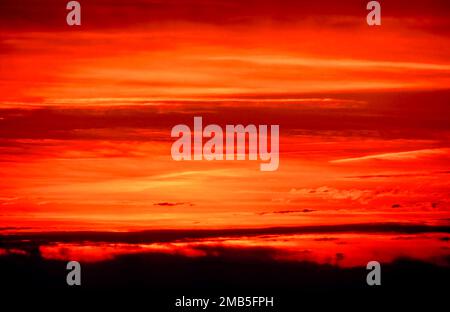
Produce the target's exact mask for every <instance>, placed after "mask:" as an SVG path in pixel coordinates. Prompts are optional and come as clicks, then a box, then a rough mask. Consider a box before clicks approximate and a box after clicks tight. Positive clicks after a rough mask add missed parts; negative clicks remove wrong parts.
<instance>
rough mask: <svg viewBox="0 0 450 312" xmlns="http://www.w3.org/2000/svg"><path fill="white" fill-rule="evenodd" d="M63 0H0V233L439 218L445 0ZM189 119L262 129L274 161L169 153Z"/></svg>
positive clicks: (445, 147) (443, 197) (446, 68)
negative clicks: (274, 132)
mask: <svg viewBox="0 0 450 312" xmlns="http://www.w3.org/2000/svg"><path fill="white" fill-rule="evenodd" d="M80 3H81V6H82V25H81V26H80V27H69V26H67V25H66V24H65V18H66V12H67V11H66V10H65V4H66V1H49V0H46V1H24V2H20V3H18V2H17V1H12V0H3V1H2V2H1V3H0V15H1V18H0V21H1V24H0V55H1V57H0V168H1V170H0V226H1V227H33V228H34V227H36V228H38V229H135V228H193V227H194V228H211V227H221V228H227V227H259V226H274V225H277V226H280V225H299V224H300V225H307V224H337V223H360V222H380V221H383V222H386V221H399V222H419V223H427V224H441V223H448V221H449V218H450V214H449V196H448V194H449V191H450V183H449V182H448V181H449V179H448V176H449V174H450V168H449V164H450V144H449V134H450V123H449V117H448V116H449V114H450V108H449V105H448V103H449V99H450V93H449V90H448V89H449V87H450V60H449V55H450V39H449V38H450V36H449V32H450V25H449V19H448V12H449V5H448V3H447V2H446V1H395V3H392V1H389V2H388V1H382V26H380V27H369V26H367V24H366V14H367V10H366V9H365V5H366V1H345V4H343V3H339V2H336V1H313V3H312V4H311V3H310V2H309V1H308V2H306V1H305V2H303V1H237V0H236V1H215V0H214V1H213V0H210V1H200V0H191V1H142V0H141V1H137V0H133V1H117V0H114V1H96V2H95V4H92V3H91V2H90V1H80ZM307 3H308V4H307ZM193 116H202V117H203V119H204V124H210V123H216V124H220V125H225V124H239V123H242V124H244V125H246V124H249V123H253V124H279V125H280V132H281V134H280V135H281V138H280V144H281V145H280V167H279V170H278V171H276V172H261V171H259V162H250V161H245V162H238V161H235V162H229V161H222V162H218V161H213V162H207V161H201V162H194V161H192V162H175V161H173V160H172V159H171V156H170V146H171V143H172V142H173V139H172V138H170V130H171V128H172V127H173V126H174V125H176V124H179V123H185V124H188V125H191V126H192V122H193Z"/></svg>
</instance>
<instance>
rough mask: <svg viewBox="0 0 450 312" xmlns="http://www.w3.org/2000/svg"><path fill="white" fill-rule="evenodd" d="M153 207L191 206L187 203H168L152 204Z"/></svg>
mask: <svg viewBox="0 0 450 312" xmlns="http://www.w3.org/2000/svg"><path fill="white" fill-rule="evenodd" d="M153 205H155V206H167V207H173V206H183V205H191V206H192V204H189V203H170V202H160V203H154V204H153Z"/></svg>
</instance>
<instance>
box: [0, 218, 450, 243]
mask: <svg viewBox="0 0 450 312" xmlns="http://www.w3.org/2000/svg"><path fill="white" fill-rule="evenodd" d="M354 232H356V233H398V234H420V233H450V226H437V225H436V226H433V225H423V224H406V223H361V224H341V225H311V226H296V227H268V228H248V229H218V230H214V229H211V230H207V229H201V230H148V231H136V232H100V231H86V232H81V231H74V232H36V233H33V232H27V233H15V234H10V235H8V236H2V237H0V244H8V243H11V242H13V243H16V242H18V241H33V242H34V243H36V244H47V243H51V242H65V243H73V242H80V241H90V242H116V243H130V244H133V243H153V242H170V241H175V240H182V239H199V238H216V237H224V236H226V237H240V236H260V235H277V234H279V235H282V234H313V233H322V234H323V233H354Z"/></svg>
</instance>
